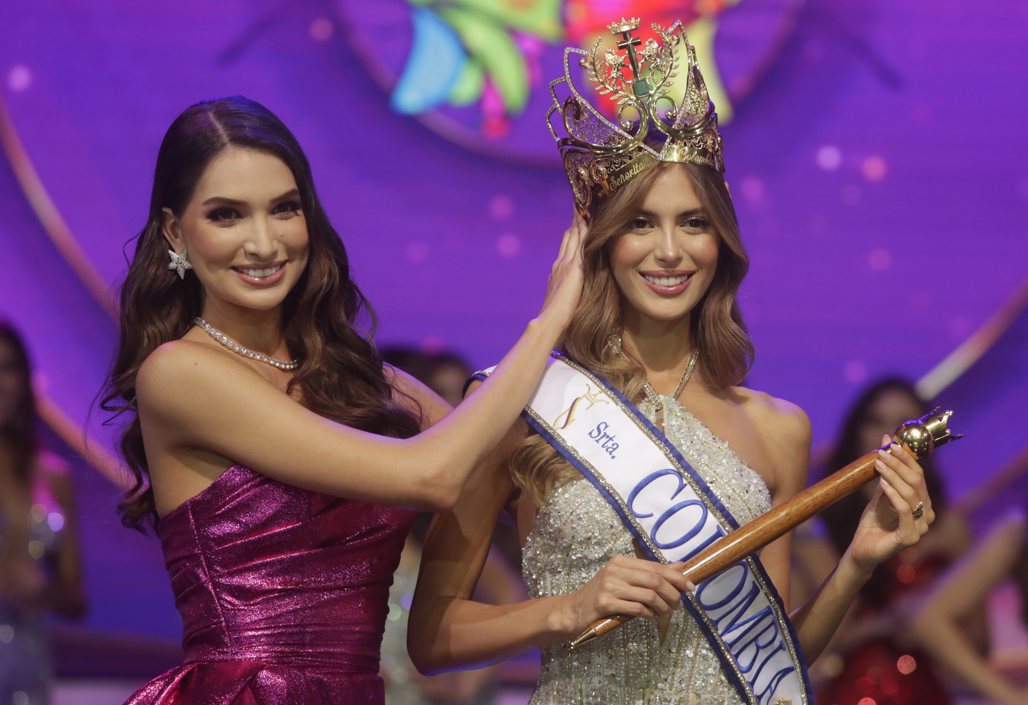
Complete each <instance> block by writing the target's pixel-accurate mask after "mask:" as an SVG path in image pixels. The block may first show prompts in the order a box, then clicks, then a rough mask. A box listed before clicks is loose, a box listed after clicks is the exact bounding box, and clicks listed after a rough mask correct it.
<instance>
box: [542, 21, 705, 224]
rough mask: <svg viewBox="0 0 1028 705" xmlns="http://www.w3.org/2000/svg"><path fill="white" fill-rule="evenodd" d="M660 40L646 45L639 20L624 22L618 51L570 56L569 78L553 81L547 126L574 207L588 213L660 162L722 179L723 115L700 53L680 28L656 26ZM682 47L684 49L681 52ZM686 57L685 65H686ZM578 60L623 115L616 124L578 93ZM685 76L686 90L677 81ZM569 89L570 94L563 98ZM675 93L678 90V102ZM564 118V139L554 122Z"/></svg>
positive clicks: (618, 30) (618, 26)
mask: <svg viewBox="0 0 1028 705" xmlns="http://www.w3.org/2000/svg"><path fill="white" fill-rule="evenodd" d="M652 27H653V31H654V32H655V33H656V36H657V38H651V39H648V40H647V41H646V42H645V43H643V41H642V40H641V39H640V38H639V37H635V36H633V33H634V32H636V31H638V29H639V20H638V19H637V18H633V19H622V20H621V21H620V22H614V23H613V24H611V25H609V26H608V29H610V32H611V34H613V35H614V36H615V37H619V39H618V42H617V48H618V51H616V50H614V49H608V50H607V51H606V52H604V53H603V56H602V58H601V56H600V53H601V52H600V45H601V43H602V39H597V40H596V43H595V44H593V47H592V49H591V50H588V51H587V50H584V49H579V48H577V47H568V48H567V49H565V50H564V75H563V76H561V77H559V78H557V79H555V80H553V81H552V82H551V83H550V95H551V96H552V97H553V105H551V106H550V109H549V111H548V112H547V113H546V122H547V124H548V126H549V128H550V133H551V134H552V135H553V139H554V140H556V141H557V147H558V149H559V150H560V154H561V157H562V158H563V160H564V168H565V170H566V171H567V176H568V181H569V182H571V189H572V191H574V196H575V205H576V206H577V207H578V209H579V210H580V211H583V212H584V211H586V210H588V208H589V205H590V204H591V203H592V201H593V199H594V198H596V197H604V196H609V195H610V194H612V193H613V192H614V191H617V190H618V189H619V188H621V187H622V186H623V185H624V184H626V183H628V182H629V181H630V180H631V179H633V178H634V177H635V176H637V175H639V174H641V173H642V172H643V171H646V169H648V168H649V167H650V166H653V165H654V164H656V163H657V162H679V163H683V164H700V165H702V166H706V167H710V168H712V169H716V170H717V171H718V172H720V173H724V170H725V166H724V160H723V159H722V156H721V149H722V141H721V135H720V134H719V133H718V129H717V113H716V112H715V111H714V104H713V103H711V101H710V97H709V96H708V95H707V87H706V85H705V84H704V83H703V76H702V75H701V74H700V68H699V65H698V64H697V62H696V50H695V49H694V48H693V46H692V45H691V44H690V43H689V40H688V39H687V38H686V36H685V30H684V29H683V28H682V24H681V23H680V22H675V23H674V24H673V25H671V26H670V27H668V28H667V29H665V28H663V27H661V26H660V25H657V24H654V25H652ZM679 47H681V48H684V51H680V50H679ZM682 54H684V55H685V58H686V62H687V65H685V66H682ZM572 57H575V58H577V59H578V62H579V65H580V66H581V67H582V68H583V69H584V70H585V74H586V77H587V78H588V80H589V81H591V82H592V83H593V84H594V85H595V87H596V92H597V93H598V94H599V95H602V96H609V97H610V99H611V100H612V101H613V102H614V104H615V107H616V109H617V117H616V118H615V120H614V121H611V120H610V119H608V118H606V117H604V115H603V114H602V113H601V112H600V111H599V110H598V109H597V108H596V107H595V106H593V105H592V104H591V103H590V102H589V101H588V100H586V99H585V98H584V97H583V96H582V93H581V92H579V90H578V88H577V87H576V86H575V84H574V82H573V80H572V77H571V66H572V64H571V62H572V60H573V58H572ZM682 69H684V71H685V84H684V86H685V87H684V91H682V90H681V88H678V89H676V88H675V86H676V85H678V86H681V82H680V81H678V82H676V81H674V80H673V79H675V78H676V77H677V76H678V75H679V72H680V70H682ZM562 84H564V85H566V86H567V90H568V91H570V95H568V96H567V97H566V98H564V99H563V100H561V98H560V97H558V95H557V92H558V89H559V88H560V86H561V85H562ZM672 92H676V93H677V92H680V93H681V95H680V96H678V97H677V98H676V97H675V96H673V95H672ZM556 112H559V113H560V115H561V118H562V119H561V123H562V127H563V132H564V133H565V134H564V135H561V134H559V133H558V130H557V128H556V127H555V126H554V124H553V114H554V113H556Z"/></svg>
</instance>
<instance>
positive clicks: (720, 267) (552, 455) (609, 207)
mask: <svg viewBox="0 0 1028 705" xmlns="http://www.w3.org/2000/svg"><path fill="white" fill-rule="evenodd" d="M667 169H682V170H684V171H685V173H686V175H687V176H688V178H689V180H690V182H691V184H692V186H693V189H694V190H695V191H696V196H697V197H698V198H699V200H700V203H701V204H702V206H703V208H704V209H705V210H706V212H707V215H708V217H709V218H710V222H711V225H712V226H713V229H714V231H715V233H716V234H717V236H718V239H719V250H718V261H717V269H716V270H715V273H714V280H713V281H712V282H711V285H710V289H708V290H707V293H706V295H705V296H704V297H703V298H702V299H701V300H700V302H699V304H697V306H696V308H695V309H694V310H693V311H692V315H691V317H690V335H691V339H692V341H693V344H694V345H695V346H696V349H697V350H698V352H699V361H698V363H697V364H698V366H700V367H702V369H703V372H704V375H705V378H706V379H707V381H708V382H709V383H710V384H711V385H712V386H713V387H714V388H715V389H718V390H723V389H726V388H728V387H730V386H732V385H735V384H738V383H739V382H741V381H742V380H743V378H745V376H746V374H747V372H749V369H750V367H751V365H752V363H753V355H754V350H753V343H752V342H751V341H750V337H749V334H748V333H747V332H746V326H745V325H744V324H743V320H742V314H741V313H740V311H739V303H738V299H737V294H738V291H739V286H740V285H741V284H742V280H743V277H745V276H746V271H747V270H748V269H749V258H748V257H747V256H746V251H745V249H744V248H743V245H742V239H741V237H740V234H739V221H738V219H737V218H736V215H735V207H734V206H733V205H732V198H731V196H730V195H729V194H728V189H727V187H726V186H725V182H724V179H722V178H721V175H720V174H719V173H718V172H716V171H714V170H713V169H709V168H707V167H703V166H696V165H692V164H669V163H661V164H657V165H656V166H654V167H653V168H651V169H650V170H648V171H646V172H644V173H643V174H640V175H639V176H637V177H635V178H634V179H632V180H631V181H629V182H628V183H627V184H625V185H624V186H623V187H621V188H620V189H619V190H617V191H615V192H614V193H613V194H612V195H611V196H610V197H608V198H606V199H601V200H597V201H595V202H594V204H593V206H592V208H591V211H590V213H589V234H588V235H587V237H586V241H585V244H584V246H583V256H584V259H585V262H584V265H585V283H584V285H583V289H582V297H581V303H580V304H579V307H578V310H577V311H576V313H575V316H574V317H573V318H572V319H571V323H570V325H569V326H568V329H567V331H566V332H565V335H564V342H563V345H562V350H563V351H564V352H565V353H567V354H568V355H569V356H571V357H572V358H574V359H575V360H577V361H578V362H580V363H581V364H583V365H584V366H585V367H587V368H588V369H590V370H592V371H593V372H595V373H597V374H599V375H600V376H601V377H603V378H605V379H606V380H607V381H608V382H610V383H611V384H612V385H614V386H615V387H616V388H617V389H619V390H620V391H621V392H622V393H623V394H624V395H625V396H626V397H627V398H628V399H630V400H633V401H638V400H639V399H641V398H642V394H643V392H642V385H643V382H644V381H646V376H645V370H644V369H643V366H642V365H641V364H640V363H639V361H638V360H634V359H632V357H631V355H630V354H629V353H628V351H625V352H624V355H619V354H617V353H616V352H615V351H614V350H613V349H612V347H611V346H610V345H609V344H608V343H609V341H610V336H611V334H612V333H614V332H616V331H618V330H620V328H621V300H622V299H621V294H620V292H619V290H618V288H617V284H616V283H615V281H614V275H613V273H612V272H611V269H610V260H609V257H608V250H609V244H610V243H611V242H612V241H613V240H614V239H615V238H617V237H618V236H620V235H622V234H623V233H625V232H626V231H627V229H628V227H629V224H630V223H631V221H632V219H633V218H634V217H635V216H636V214H637V213H638V211H639V208H640V207H641V205H642V202H643V201H644V200H645V198H646V194H647V193H648V192H649V190H650V187H651V186H652V185H653V182H654V181H655V180H656V179H657V177H658V176H659V175H660V174H661V173H663V172H664V171H666V170H667ZM510 472H511V476H512V477H513V479H514V483H515V485H516V486H517V487H518V488H519V489H521V490H522V491H523V492H526V493H527V494H528V496H529V497H531V498H532V500H533V501H534V502H535V503H536V504H537V505H538V504H541V503H542V501H543V499H544V498H545V497H546V495H547V494H548V493H549V492H550V491H551V490H552V489H553V488H554V487H555V486H556V485H557V484H558V483H560V482H562V481H565V480H567V479H570V478H573V477H576V476H577V473H576V472H575V471H574V470H573V469H572V468H571V466H570V465H569V464H568V463H567V461H565V460H564V459H563V458H562V457H561V456H560V455H559V454H558V453H557V452H556V451H555V450H554V449H553V447H552V446H550V445H549V444H548V443H547V442H546V441H545V440H544V439H543V438H541V437H540V436H538V435H536V434H532V435H530V436H529V437H528V438H526V439H525V441H523V442H522V443H521V445H519V446H518V447H517V448H516V449H515V450H514V452H513V453H512V455H511V460H510Z"/></svg>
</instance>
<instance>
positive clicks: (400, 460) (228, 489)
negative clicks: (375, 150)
mask: <svg viewBox="0 0 1028 705" xmlns="http://www.w3.org/2000/svg"><path fill="white" fill-rule="evenodd" d="M384 219H386V220H387V218H384ZM380 222H381V221H380ZM580 230H581V228H580V226H579V225H578V224H576V225H574V226H573V227H572V228H570V229H569V230H568V231H567V233H565V239H564V242H563V246H562V248H561V251H560V255H559V256H558V260H557V262H556V263H555V265H554V269H553V272H552V274H551V277H550V285H549V289H548V292H547V297H546V300H545V301H544V303H543V307H542V310H541V312H540V314H539V316H538V317H537V318H536V319H535V320H534V321H533V322H532V323H530V324H529V326H528V328H527V330H526V331H525V333H524V334H523V335H522V337H521V338H520V339H519V340H518V342H517V343H516V344H515V345H514V347H513V348H512V349H511V351H510V352H509V353H508V355H507V357H506V358H505V360H504V362H503V363H501V365H500V368H499V369H498V371H497V373H496V375H495V376H494V378H493V379H492V380H490V382H489V383H488V384H487V385H485V386H484V387H483V389H482V393H479V394H476V395H475V397H474V398H473V399H469V401H468V402H467V403H465V404H462V405H461V407H460V408H459V409H458V410H456V411H454V412H453V413H452V414H450V415H448V416H447V417H446V419H445V420H441V419H442V417H443V416H444V415H445V414H446V412H447V411H448V407H447V406H446V404H445V403H443V402H442V401H441V400H440V399H439V398H438V397H436V396H435V395H433V394H432V393H431V392H429V391H427V389H426V388H425V387H423V386H422V385H420V384H418V383H417V382H415V381H414V380H413V379H412V378H410V377H407V376H406V375H403V374H402V373H399V372H397V371H396V370H394V369H392V368H389V367H384V366H383V365H382V363H381V360H380V358H379V356H378V353H377V352H376V350H375V347H374V346H373V344H372V342H371V340H370V335H366V334H363V333H362V332H361V331H360V330H359V329H358V328H357V325H358V321H359V320H360V316H361V315H362V314H367V307H366V305H365V302H364V299H363V297H362V295H361V293H360V291H359V290H358V288H357V286H356V285H355V284H354V283H353V281H352V280H351V279H350V275H349V266H348V262H347V257H346V252H345V250H344V248H343V245H342V242H341V241H340V239H339V237H338V235H337V234H336V232H335V230H334V229H333V228H332V226H331V224H330V223H329V222H328V219H327V217H326V216H325V213H324V210H323V209H322V207H321V204H320V203H319V201H318V198H317V195H316V193H315V190H314V185H313V182H312V178H311V172H310V167H309V165H308V162H307V159H306V158H305V156H304V154H303V152H302V150H301V148H300V146H299V144H298V143H297V141H296V139H295V138H294V137H293V135H292V134H291V133H290V132H289V130H288V129H287V128H286V127H285V125H283V124H282V122H281V121H279V120H278V118H276V117H275V116H274V115H273V114H272V113H271V112H269V111H268V110H267V109H266V108H264V107H263V106H261V105H259V104H257V103H254V102H252V101H250V100H247V99H245V98H241V97H236V98H226V99H219V100H213V101H208V102H203V103H199V104H197V105H194V106H192V107H190V108H188V109H187V110H186V111H184V112H183V113H182V114H181V115H180V116H179V117H178V118H177V119H176V120H175V121H174V122H173V123H172V125H171V127H170V128H169V129H168V132H167V134H166V135H165V138H164V141H163V142H162V144H161V147H160V152H159V153H158V157H157V166H156V171H155V174H154V186H153V192H152V197H151V203H150V210H149V217H148V219H147V224H146V226H145V227H144V229H143V230H142V232H141V233H140V234H139V236H138V238H137V241H136V250H135V255H134V257H133V260H132V263H131V265H130V269H129V272H128V275H127V278H126V280H125V283H124V285H123V288H122V293H121V339H120V343H119V347H118V353H117V357H116V360H115V363H114V366H113V369H112V371H111V375H110V380H109V386H108V389H107V390H106V394H105V397H104V408H105V409H107V410H109V411H112V412H115V413H117V414H120V415H123V416H124V417H125V418H126V419H127V426H126V429H125V432H124V435H123V437H122V441H121V450H122V452H123V454H124V456H125V459H126V461H127V463H128V464H129V466H130V467H131V468H132V470H133V472H134V473H135V475H136V486H135V490H134V491H133V492H132V493H130V495H129V496H128V497H127V498H126V500H125V502H124V503H123V506H122V512H123V519H124V521H125V523H126V524H128V525H130V526H136V527H138V526H141V525H143V524H145V523H148V522H149V523H152V524H153V525H154V526H155V527H156V530H157V533H158V535H159V537H160V540H161V545H162V549H163V552H164V556H165V563H166V566H167V569H168V573H169V575H170V578H171V583H172V589H173V591H174V594H175V600H176V604H177V607H178V609H179V612H180V613H181V616H182V622H183V628H184V638H183V647H184V650H185V664H184V665H183V666H181V667H179V668H175V669H173V670H171V671H169V672H167V673H165V674H163V675H161V676H159V677H158V678H156V679H155V680H153V681H151V682H150V683H148V684H146V685H145V686H143V688H142V689H140V690H139V691H138V692H137V693H136V694H135V695H134V696H133V697H132V698H131V699H130V700H129V702H130V703H132V704H133V705H144V704H150V703H162V704H169V703H190V704H202V705H224V704H227V703H248V704H253V703H283V702H290V703H310V704H314V703H369V704H372V703H373V704H380V703H382V702H383V694H382V682H381V679H380V678H379V676H378V659H379V643H380V640H381V635H382V628H383V622H384V619H385V614H386V611H387V591H388V588H389V584H390V581H391V576H392V572H393V570H394V569H395V568H396V564H397V560H398V557H399V554H400V549H401V547H402V545H403V541H404V537H405V534H406V532H407V528H408V526H409V523H410V520H411V518H412V516H413V513H412V511H411V509H410V508H422V509H429V510H439V509H442V508H446V507H449V506H451V505H452V504H453V503H454V502H455V501H456V498H457V496H458V493H459V492H460V489H461V487H462V485H463V483H464V481H465V479H466V478H467V476H468V474H469V473H470V471H471V469H472V468H473V467H475V465H476V464H477V463H478V462H479V461H480V460H482V459H483V457H484V456H485V454H486V453H487V452H488V451H489V449H490V448H491V446H493V445H494V444H495V443H496V442H497V441H499V440H500V439H501V437H502V436H503V433H504V432H505V430H506V428H507V427H509V426H510V424H511V423H512V422H513V421H514V419H515V418H516V416H517V414H518V412H519V411H520V409H521V407H522V406H523V405H524V404H525V402H526V401H527V399H528V396H529V393H530V392H531V390H532V387H533V386H534V383H533V382H532V380H534V379H537V378H538V377H539V376H540V375H541V373H542V370H543V366H544V364H545V361H546V358H547V355H548V353H549V351H550V350H551V349H552V348H553V346H554V345H555V344H556V343H557V341H558V338H559V337H560V335H561V333H562V331H563V329H564V326H565V325H566V323H567V321H568V319H569V318H570V315H571V313H572V312H573V310H574V308H575V306H576V304H577V300H578V296H579V292H580V289H581V265H580V254H579V242H580V235H581V232H580ZM429 426H431V428H430V429H428V427H429ZM425 429H428V430H425ZM422 431H424V432H422Z"/></svg>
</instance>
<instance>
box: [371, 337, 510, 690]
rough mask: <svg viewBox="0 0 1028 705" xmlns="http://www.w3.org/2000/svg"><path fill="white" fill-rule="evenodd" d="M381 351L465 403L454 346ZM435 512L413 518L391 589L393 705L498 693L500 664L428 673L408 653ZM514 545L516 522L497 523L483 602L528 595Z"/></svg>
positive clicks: (387, 645) (388, 642) (388, 664)
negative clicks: (417, 589) (413, 603)
mask: <svg viewBox="0 0 1028 705" xmlns="http://www.w3.org/2000/svg"><path fill="white" fill-rule="evenodd" d="M381 354H382V359H383V360H384V361H385V362H386V363H387V364H389V365H392V366H393V367H395V368H397V369H399V370H403V371H404V372H407V373H409V374H410V375H411V376H413V377H414V378H415V379H417V380H419V381H420V382H423V383H424V384H425V385H426V386H427V387H428V388H429V389H431V390H432V391H433V392H435V393H436V394H438V395H439V396H440V397H442V398H443V399H444V400H446V402H447V403H449V404H450V405H451V406H456V405H457V404H459V403H460V401H461V398H462V396H463V392H464V385H465V383H466V382H467V381H468V379H469V378H470V377H471V373H472V370H471V367H470V366H469V365H468V363H467V362H466V361H465V360H464V358H463V357H461V356H460V355H459V354H457V353H455V352H453V351H449V350H442V351H435V352H423V351H421V350H417V349H415V348H408V347H401V346H393V347H385V348H382V350H381ZM432 516H433V515H432V514H427V513H421V514H419V515H418V516H417V517H416V518H415V519H414V522H413V524H412V525H411V531H410V533H409V534H408V535H407V541H406V543H405V544H404V546H403V553H402V554H401V555H400V564H399V566H398V567H397V569H396V572H395V573H394V575H393V585H392V587H391V588H390V590H389V617H388V619H387V620H386V628H385V634H384V635H383V637H382V676H383V678H384V679H385V685H386V702H387V703H389V704H390V705H430V704H432V705H434V704H437V703H438V704H439V705H443V704H446V705H471V704H474V705H487V704H488V703H494V702H496V697H497V685H496V682H495V677H496V670H497V669H496V668H480V669H471V670H466V671H454V672H451V673H440V674H438V675H435V676H423V675H421V674H420V673H418V671H417V669H416V668H414V664H412V663H411V660H410V657H409V656H408V655H407V623H408V621H409V616H410V606H411V600H412V599H413V596H414V587H415V584H416V583H417V578H418V566H419V565H420V563H421V551H422V547H423V546H424V544H425V536H426V535H427V533H428V527H429V524H430V523H431V521H432ZM505 538H506V539H507V540H506V541H504V539H505ZM498 540H499V541H498ZM511 543H512V544H513V546H514V547H515V550H517V533H516V530H515V529H514V527H513V525H511V524H509V523H506V524H498V525H497V533H496V535H494V536H493V544H494V546H493V550H490V552H489V556H488V558H487V559H486V562H485V564H484V565H483V567H482V576H481V578H480V579H479V583H478V585H477V586H476V594H478V595H479V596H480V597H481V598H482V599H484V600H488V601H491V602H495V603H497V604H508V603H511V602H516V601H517V600H521V599H524V597H525V590H524V583H523V581H522V580H521V576H520V574H519V573H518V572H517V571H516V570H515V569H514V568H513V567H512V566H513V565H520V563H518V562H517V559H518V558H519V556H518V555H517V554H515V556H514V559H515V560H514V561H512V560H511V558H509V557H507V556H506V555H505V553H504V549H505V547H506V546H504V545H500V544H506V545H510V544H511ZM497 549H498V550H497Z"/></svg>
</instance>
